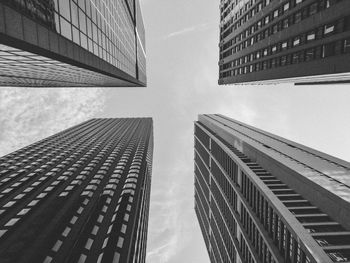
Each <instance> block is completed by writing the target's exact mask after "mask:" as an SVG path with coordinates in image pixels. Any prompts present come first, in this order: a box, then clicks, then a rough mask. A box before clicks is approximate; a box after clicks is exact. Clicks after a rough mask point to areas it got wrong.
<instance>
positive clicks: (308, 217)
mask: <svg viewBox="0 0 350 263" xmlns="http://www.w3.org/2000/svg"><path fill="white" fill-rule="evenodd" d="M349 174H350V164H349V163H348V162H345V161H342V160H340V159H337V158H335V157H332V156H329V155H327V154H324V153H321V152H318V151H316V150H313V149H311V148H308V147H305V146H303V145H300V144H297V143H295V142H292V141H289V140H286V139H284V138H281V137H278V136H276V135H273V134H270V133H267V132H265V131H262V130H259V129H256V128H254V127H251V126H248V125H246V124H244V123H240V122H238V121H235V120H232V119H229V118H227V117H225V116H222V115H200V116H199V120H198V121H197V122H196V123H195V211H196V213H197V217H198V220H199V223H200V226H201V230H202V233H203V237H204V240H205V243H206V246H207V249H208V252H209V256H210V259H211V262H235V263H236V262H238V263H241V262H246V263H252V262H255V263H258V262H263V263H265V262H269V263H270V262H271V263H284V262H286V263H287V262H288V263H316V262H318V263H331V262H350V221H349V218H350V176H349Z"/></svg>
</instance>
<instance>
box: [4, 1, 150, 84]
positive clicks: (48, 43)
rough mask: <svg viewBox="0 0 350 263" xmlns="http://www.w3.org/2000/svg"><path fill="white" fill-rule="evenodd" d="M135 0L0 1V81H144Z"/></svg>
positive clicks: (140, 27) (141, 27)
mask: <svg viewBox="0 0 350 263" xmlns="http://www.w3.org/2000/svg"><path fill="white" fill-rule="evenodd" d="M145 48H146V47H145V29H144V25H143V20H142V15H141V9H140V3H139V0H113V1H111V0H98V1H95V0H0V85H1V86H32V87H57V86H58V87H62V86H63V87H72V86H78V87H91V86H101V87H103V86H108V87H127V86H145V85H146V82H147V81H146V53H145Z"/></svg>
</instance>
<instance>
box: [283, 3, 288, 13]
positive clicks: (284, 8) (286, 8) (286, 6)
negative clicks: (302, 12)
mask: <svg viewBox="0 0 350 263" xmlns="http://www.w3.org/2000/svg"><path fill="white" fill-rule="evenodd" d="M288 9H289V3H286V4H285V5H284V6H283V11H287V10H288Z"/></svg>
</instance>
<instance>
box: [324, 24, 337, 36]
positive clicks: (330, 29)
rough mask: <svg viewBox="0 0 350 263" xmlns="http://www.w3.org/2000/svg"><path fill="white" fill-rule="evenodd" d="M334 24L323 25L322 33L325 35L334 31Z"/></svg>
mask: <svg viewBox="0 0 350 263" xmlns="http://www.w3.org/2000/svg"><path fill="white" fill-rule="evenodd" d="M334 29H335V27H334V25H325V26H324V34H325V35H327V34H330V33H332V32H334Z"/></svg>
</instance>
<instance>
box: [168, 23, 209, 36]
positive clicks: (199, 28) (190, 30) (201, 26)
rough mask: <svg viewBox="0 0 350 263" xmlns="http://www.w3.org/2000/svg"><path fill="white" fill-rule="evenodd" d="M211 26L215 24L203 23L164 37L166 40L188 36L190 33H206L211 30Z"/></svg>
mask: <svg viewBox="0 0 350 263" xmlns="http://www.w3.org/2000/svg"><path fill="white" fill-rule="evenodd" d="M211 25H213V24H212V23H202V24H198V25H195V26H190V27H186V28H183V29H181V30H178V31H175V32H172V33H170V34H168V35H166V36H165V37H164V39H169V38H173V37H178V36H182V35H186V34H188V33H193V32H196V31H197V32H200V31H205V30H207V29H209V28H210V26H211Z"/></svg>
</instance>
